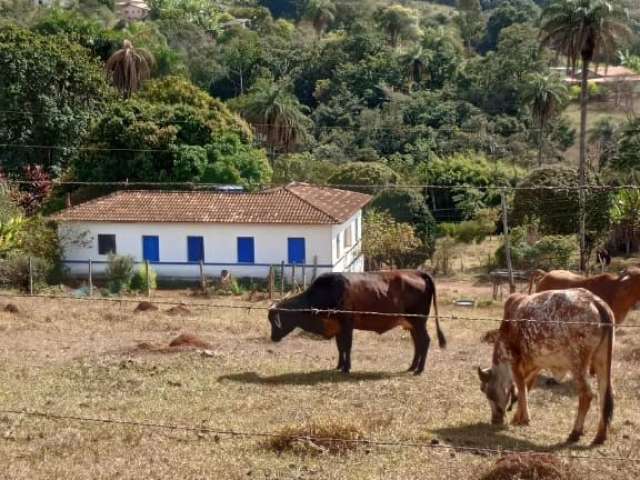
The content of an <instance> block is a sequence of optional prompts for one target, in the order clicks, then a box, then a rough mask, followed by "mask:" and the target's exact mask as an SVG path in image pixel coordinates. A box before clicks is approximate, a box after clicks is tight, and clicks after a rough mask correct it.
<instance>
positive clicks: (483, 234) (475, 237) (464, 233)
mask: <svg viewBox="0 0 640 480" xmlns="http://www.w3.org/2000/svg"><path fill="white" fill-rule="evenodd" d="M497 221H498V211H497V210H495V209H490V208H484V209H482V210H479V211H478V212H477V214H476V215H475V216H474V218H472V219H471V220H465V221H464V222H460V223H441V224H440V232H441V234H442V235H444V236H449V237H452V238H454V239H455V240H456V241H457V242H460V243H472V242H475V243H481V242H482V241H484V239H485V238H487V237H488V236H489V235H492V234H494V233H495V232H496V222H497Z"/></svg>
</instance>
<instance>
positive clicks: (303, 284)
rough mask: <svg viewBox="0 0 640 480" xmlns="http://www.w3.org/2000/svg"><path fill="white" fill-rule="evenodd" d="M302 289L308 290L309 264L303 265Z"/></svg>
mask: <svg viewBox="0 0 640 480" xmlns="http://www.w3.org/2000/svg"><path fill="white" fill-rule="evenodd" d="M302 289H303V290H306V289H307V263H306V262H305V263H303V264H302Z"/></svg>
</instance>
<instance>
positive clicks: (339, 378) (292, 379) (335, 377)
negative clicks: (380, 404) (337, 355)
mask: <svg viewBox="0 0 640 480" xmlns="http://www.w3.org/2000/svg"><path fill="white" fill-rule="evenodd" d="M403 374H404V375H409V374H407V373H393V372H355V373H350V374H348V375H347V374H344V373H342V372H339V371H337V370H318V371H315V372H304V373H284V374H281V375H273V376H270V377H263V376H261V375H259V374H257V373H256V372H243V373H234V374H230V375H222V376H221V377H218V382H222V381H224V380H229V381H232V382H239V383H249V384H254V385H255V384H257V385H318V384H321V383H356V382H368V381H377V380H386V379H390V378H394V377H398V376H401V375H403Z"/></svg>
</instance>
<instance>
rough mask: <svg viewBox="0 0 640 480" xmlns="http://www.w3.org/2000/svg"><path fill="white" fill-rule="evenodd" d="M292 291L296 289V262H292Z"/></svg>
mask: <svg viewBox="0 0 640 480" xmlns="http://www.w3.org/2000/svg"><path fill="white" fill-rule="evenodd" d="M291 291H292V292H295V291H296V264H295V263H292V264H291Z"/></svg>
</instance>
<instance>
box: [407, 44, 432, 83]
mask: <svg viewBox="0 0 640 480" xmlns="http://www.w3.org/2000/svg"><path fill="white" fill-rule="evenodd" d="M432 57H433V51H431V50H426V49H425V48H423V46H422V45H416V46H415V47H413V48H411V49H410V50H408V51H407V52H405V53H404V54H403V55H402V56H401V57H400V61H401V63H402V65H404V69H405V71H406V73H407V77H408V78H409V81H410V82H411V83H412V84H414V83H415V84H419V83H420V82H422V80H423V79H424V76H425V73H428V72H427V66H428V64H429V62H430V61H431V59H432Z"/></svg>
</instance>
